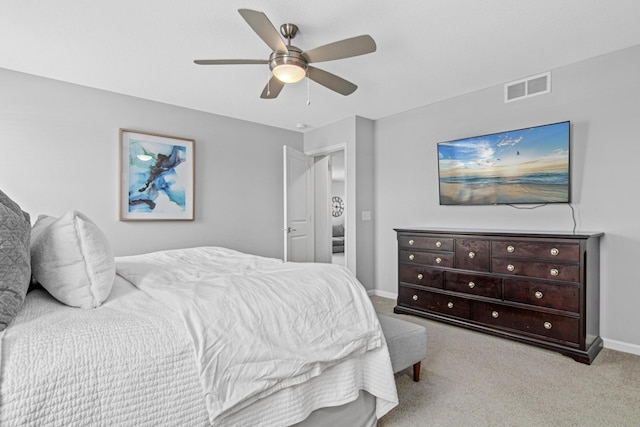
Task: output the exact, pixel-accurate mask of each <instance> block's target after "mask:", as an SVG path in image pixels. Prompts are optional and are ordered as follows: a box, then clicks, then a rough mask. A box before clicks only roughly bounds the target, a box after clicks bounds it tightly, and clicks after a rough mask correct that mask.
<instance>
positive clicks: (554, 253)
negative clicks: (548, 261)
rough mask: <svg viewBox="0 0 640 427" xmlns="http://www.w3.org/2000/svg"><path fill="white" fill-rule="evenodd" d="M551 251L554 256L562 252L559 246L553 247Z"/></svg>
mask: <svg viewBox="0 0 640 427" xmlns="http://www.w3.org/2000/svg"><path fill="white" fill-rule="evenodd" d="M549 252H551V255H553V256H556V255H558V254H559V253H560V251H559V250H558V248H551V250H550V251H549Z"/></svg>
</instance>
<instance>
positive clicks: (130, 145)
mask: <svg viewBox="0 0 640 427" xmlns="http://www.w3.org/2000/svg"><path fill="white" fill-rule="evenodd" d="M194 149H195V141H194V140H193V139H186V138H178V137H175V136H167V135H159V134H154V133H147V132H140V131H135V130H129V129H120V220H121V221H144V220H156V221H157V220H185V221H192V220H193V219H194V194H195V193H194V184H195V153H194Z"/></svg>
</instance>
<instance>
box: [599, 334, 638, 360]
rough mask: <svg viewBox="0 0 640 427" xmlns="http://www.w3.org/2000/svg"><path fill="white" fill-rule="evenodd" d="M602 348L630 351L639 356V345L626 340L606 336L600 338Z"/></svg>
mask: <svg viewBox="0 0 640 427" xmlns="http://www.w3.org/2000/svg"><path fill="white" fill-rule="evenodd" d="M602 342H603V344H604V348H608V349H611V350H616V351H622V352H624V353H631V354H635V355H637V356H640V345H637V344H629V343H628V342H622V341H616V340H610V339H608V338H602Z"/></svg>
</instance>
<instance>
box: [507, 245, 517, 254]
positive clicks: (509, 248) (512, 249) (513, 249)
mask: <svg viewBox="0 0 640 427" xmlns="http://www.w3.org/2000/svg"><path fill="white" fill-rule="evenodd" d="M515 250H516V248H514V247H513V246H511V245H509V246H507V252H509V253H513V252H514V251H515Z"/></svg>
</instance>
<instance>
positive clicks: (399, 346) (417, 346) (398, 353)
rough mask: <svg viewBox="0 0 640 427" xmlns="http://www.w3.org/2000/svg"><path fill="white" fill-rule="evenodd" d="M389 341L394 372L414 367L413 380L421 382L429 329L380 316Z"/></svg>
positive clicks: (381, 324) (385, 336)
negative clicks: (421, 367)
mask: <svg viewBox="0 0 640 427" xmlns="http://www.w3.org/2000/svg"><path fill="white" fill-rule="evenodd" d="M378 320H379V321H380V326H382V333H383V334H384V338H385V340H386V341H387V347H388V348H389V355H390V356H391V366H392V367H393V372H400V371H403V370H405V369H407V368H408V367H409V366H413V380H414V381H420V362H422V360H423V359H424V358H425V357H427V329H426V328H425V327H424V326H420V325H416V324H415V323H411V322H407V321H405V320H402V319H398V318H397V317H391V316H386V315H384V314H378Z"/></svg>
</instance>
